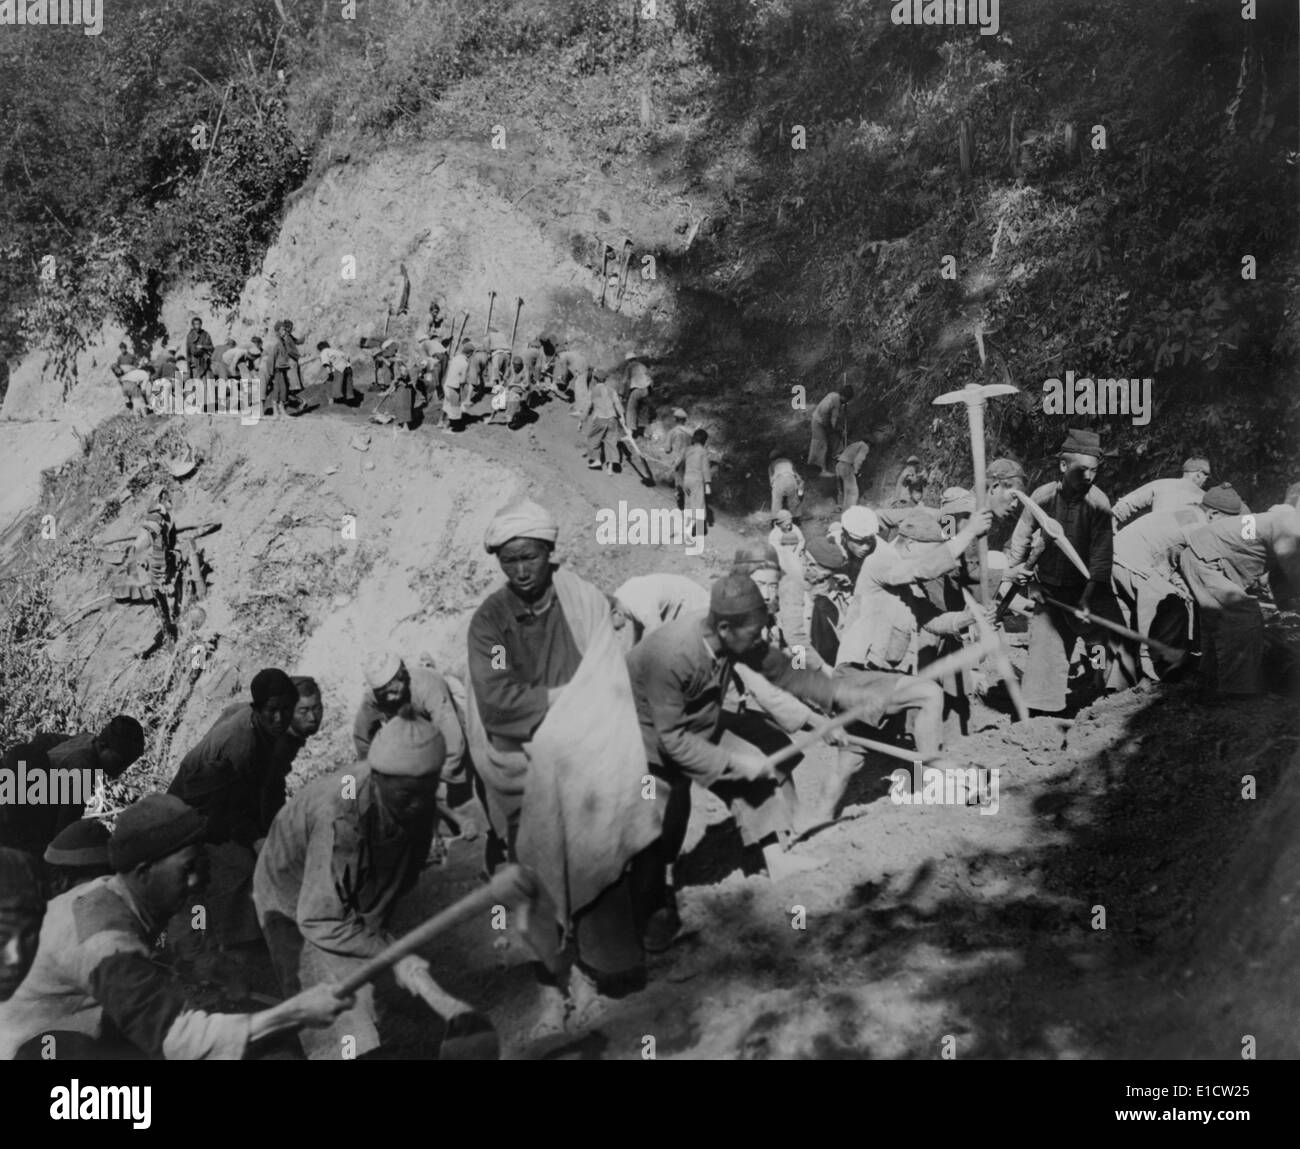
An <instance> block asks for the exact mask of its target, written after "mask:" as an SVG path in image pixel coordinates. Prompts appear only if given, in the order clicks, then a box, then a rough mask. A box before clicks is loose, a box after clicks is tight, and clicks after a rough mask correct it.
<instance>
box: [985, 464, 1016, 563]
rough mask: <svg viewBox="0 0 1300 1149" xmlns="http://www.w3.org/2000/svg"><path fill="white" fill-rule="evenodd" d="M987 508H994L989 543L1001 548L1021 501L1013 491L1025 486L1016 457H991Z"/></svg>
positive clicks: (1012, 524)
mask: <svg viewBox="0 0 1300 1149" xmlns="http://www.w3.org/2000/svg"><path fill="white" fill-rule="evenodd" d="M985 477H986V480H987V489H988V508H989V510H990V511H992V512H993V526H992V527H990V528H989V546H990V547H991V548H992V549H994V550H1002V549H1003V548H1004V547H1005V546H1006V544H1007V543H1009V542H1010V541H1011V532H1012V531H1013V530H1015V526H1016V523H1017V522H1019V521H1020V512H1021V511H1022V510H1024V506H1023V504H1022V503H1021V502H1020V500H1019V499H1018V498H1016V496H1015V494H1014V493H1013V492H1015V491H1023V490H1024V489H1025V469H1024V467H1022V466H1021V465H1020V464H1019V463H1017V462H1016V461H1015V459H1006V458H1003V459H994V460H993V462H991V463H990V464H989V465H988V470H987V471H986V472H985Z"/></svg>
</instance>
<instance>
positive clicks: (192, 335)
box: [185, 315, 212, 380]
mask: <svg viewBox="0 0 1300 1149" xmlns="http://www.w3.org/2000/svg"><path fill="white" fill-rule="evenodd" d="M185 358H186V360H187V362H188V363H189V370H190V377H191V378H193V379H199V380H202V379H206V378H208V376H209V375H210V374H211V371H212V336H211V335H209V334H208V333H207V330H206V329H205V328H204V326H203V320H202V319H200V318H199V317H198V316H197V315H196V316H195V317H194V318H193V319H191V320H190V329H189V332H188V333H187V334H186V336H185Z"/></svg>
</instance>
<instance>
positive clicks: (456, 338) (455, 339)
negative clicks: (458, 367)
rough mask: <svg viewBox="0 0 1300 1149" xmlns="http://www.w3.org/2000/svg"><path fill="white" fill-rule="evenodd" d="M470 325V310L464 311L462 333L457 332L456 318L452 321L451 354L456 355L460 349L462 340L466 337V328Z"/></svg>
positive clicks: (461, 322) (461, 323) (461, 325)
mask: <svg viewBox="0 0 1300 1149" xmlns="http://www.w3.org/2000/svg"><path fill="white" fill-rule="evenodd" d="M468 326H469V312H468V311H466V312H463V313H462V314H461V320H460V333H459V334H457V332H456V320H455V319H452V321H451V350H450V352H449V354H451V355H455V354H456V353H457V352H458V351H459V350H460V341H461V340H462V339H464V338H465V328H466V327H468Z"/></svg>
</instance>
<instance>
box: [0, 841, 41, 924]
mask: <svg viewBox="0 0 1300 1149" xmlns="http://www.w3.org/2000/svg"><path fill="white" fill-rule="evenodd" d="M43 909H45V899H44V898H43V897H41V883H40V879H39V878H38V877H37V876H36V867H35V865H33V863H32V859H31V857H30V856H29V855H27V854H24V853H23V852H22V850H11V849H9V848H8V847H0V910H34V911H36V912H39V911H41V910H43Z"/></svg>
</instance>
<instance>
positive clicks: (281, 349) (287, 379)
mask: <svg viewBox="0 0 1300 1149" xmlns="http://www.w3.org/2000/svg"><path fill="white" fill-rule="evenodd" d="M300 356H301V352H300V351H299V350H298V340H297V337H296V336H295V335H294V333H293V321H292V320H290V319H282V320H281V321H280V329H279V338H278V340H277V341H276V345H275V359H274V361H273V363H272V365H271V366H272V371H273V376H272V381H271V382H272V395H273V396H274V398H275V403H276V414H278V415H283V414H285V406H286V404H288V403H289V402H290V397H291V396H292V395H294V394H296V393H297V392H298V391H301V390H302V376H301V375H300V374H299V369H298V360H299V358H300Z"/></svg>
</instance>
